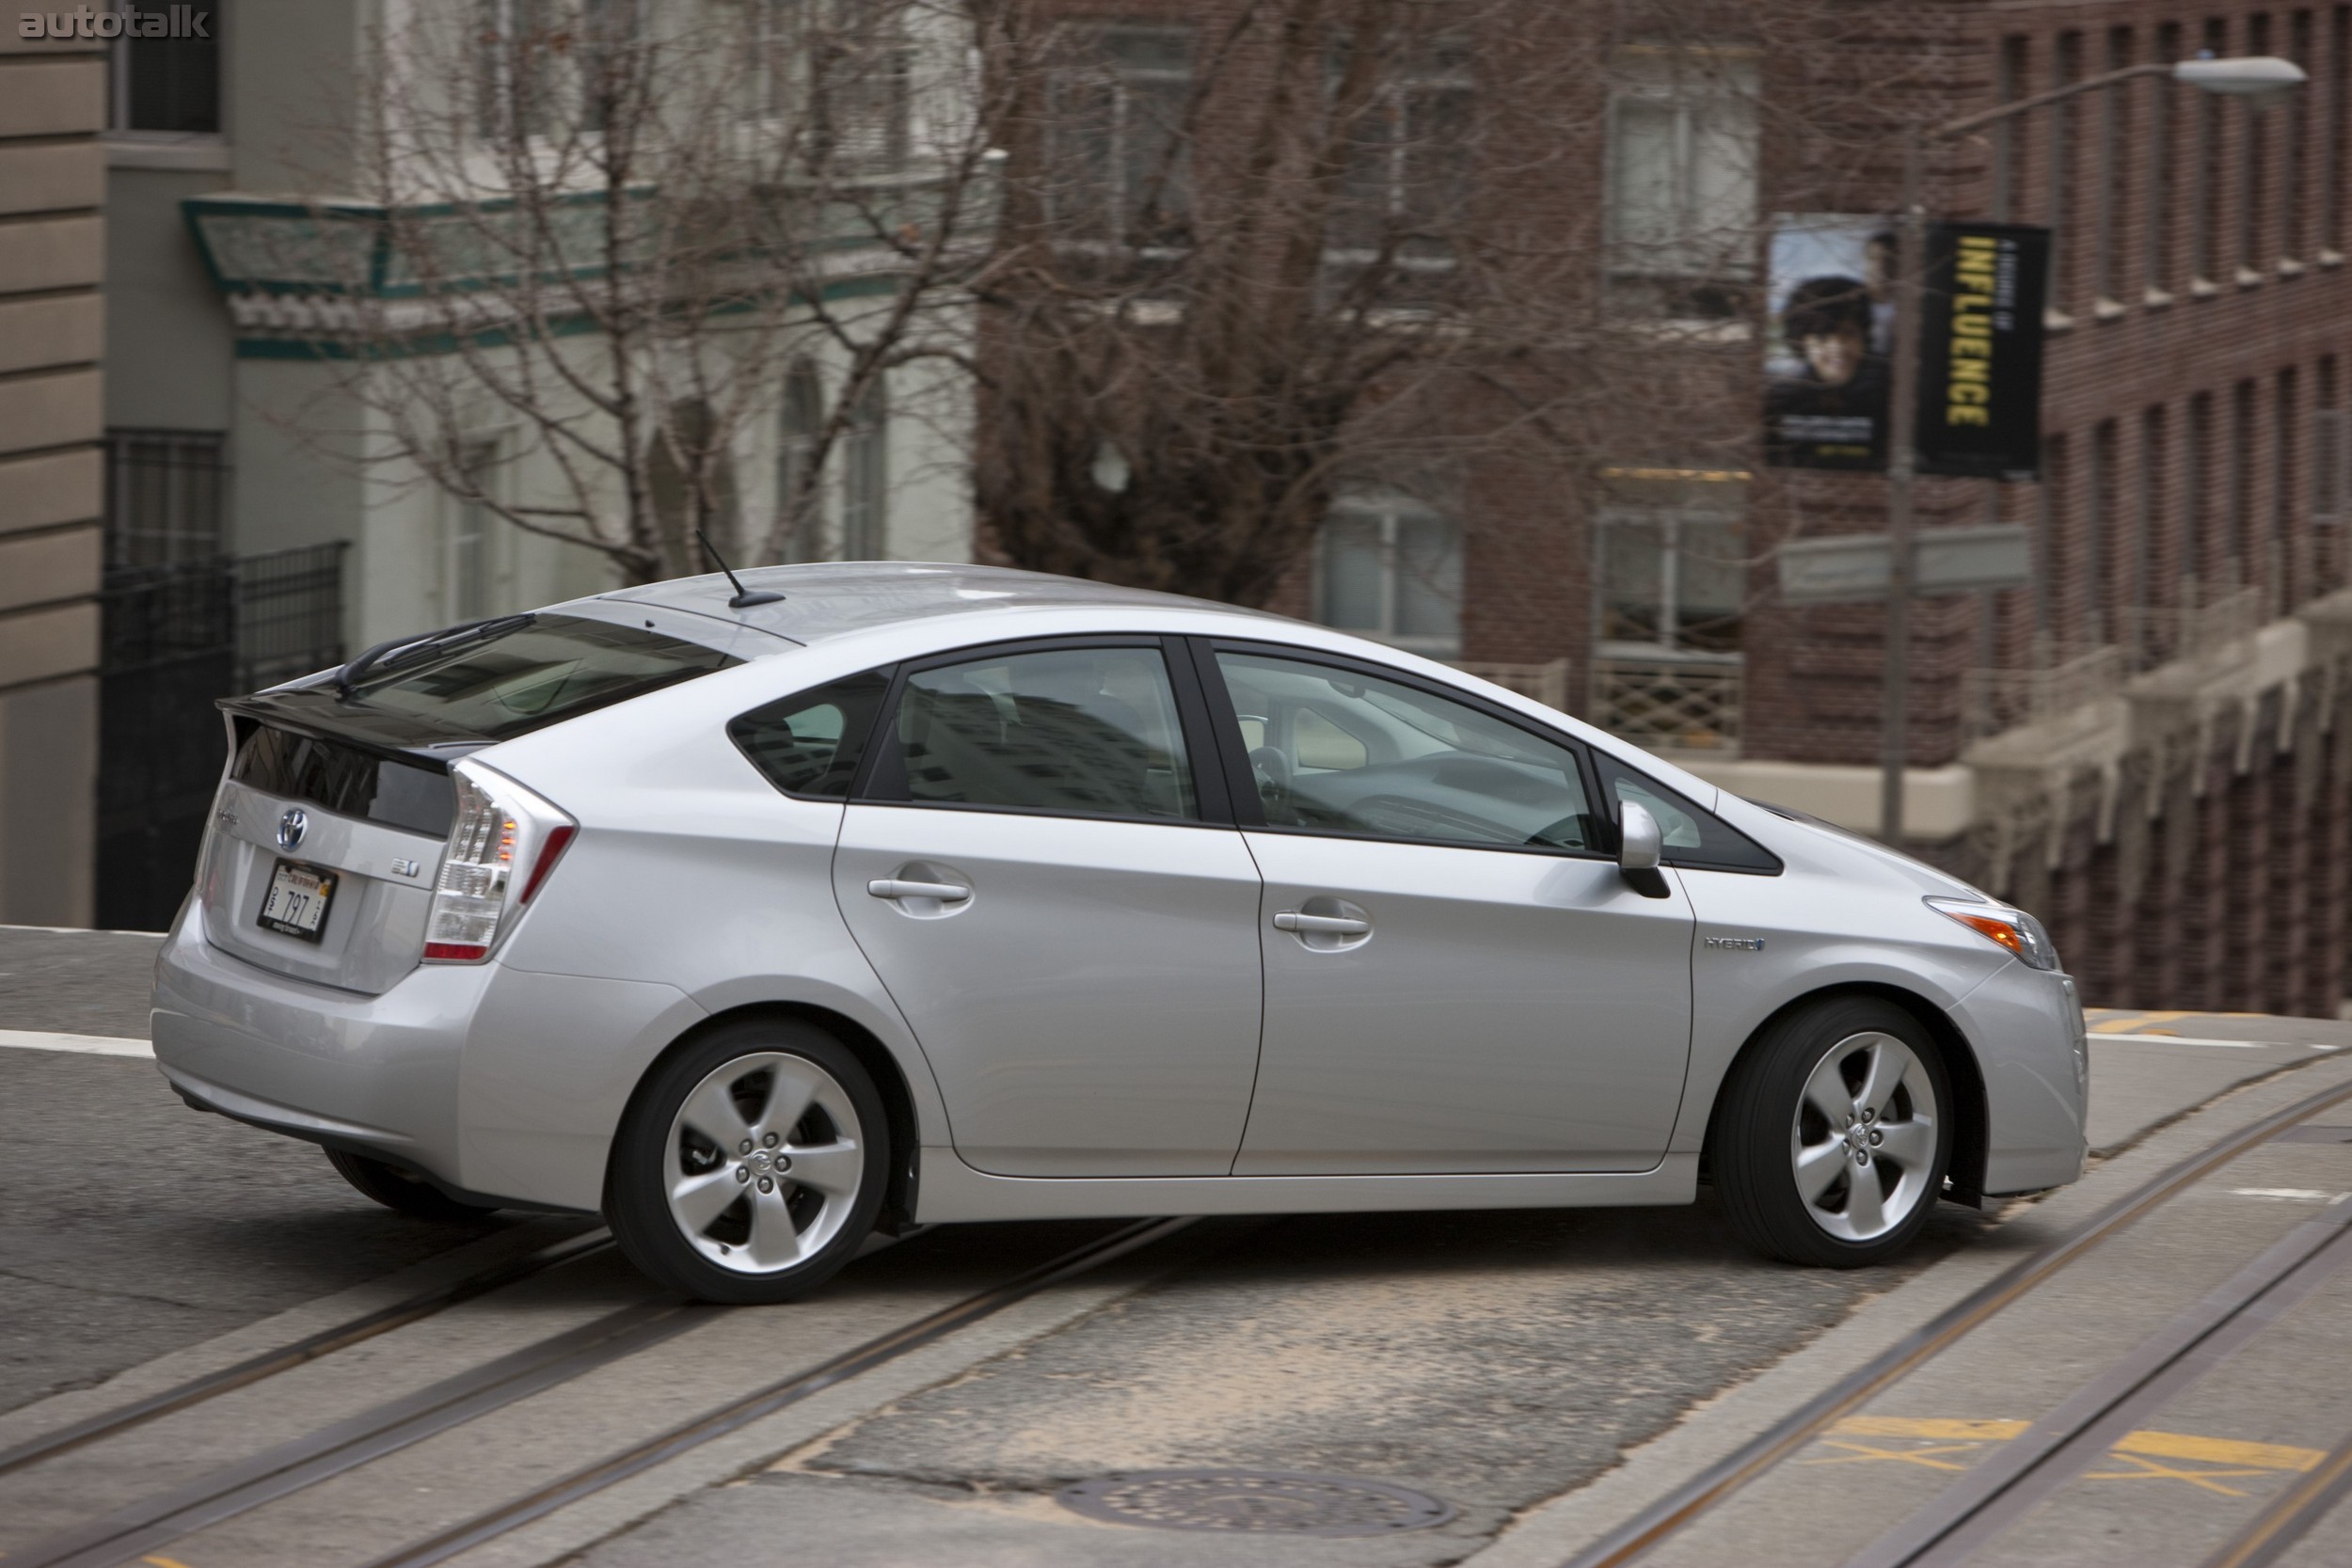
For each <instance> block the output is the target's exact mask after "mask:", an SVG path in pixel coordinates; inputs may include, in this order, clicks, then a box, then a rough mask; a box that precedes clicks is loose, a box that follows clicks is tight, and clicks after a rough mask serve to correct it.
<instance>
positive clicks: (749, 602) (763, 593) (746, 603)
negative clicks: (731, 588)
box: [694, 529, 784, 610]
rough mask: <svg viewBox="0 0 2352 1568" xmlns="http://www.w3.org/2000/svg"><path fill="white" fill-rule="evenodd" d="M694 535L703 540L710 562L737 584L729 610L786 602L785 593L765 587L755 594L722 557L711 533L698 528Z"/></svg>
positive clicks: (728, 604) (729, 603)
mask: <svg viewBox="0 0 2352 1568" xmlns="http://www.w3.org/2000/svg"><path fill="white" fill-rule="evenodd" d="M694 537H695V538H697V539H699V540H701V541H702V542H703V553H704V554H705V555H707V556H708V557H710V563H711V564H712V565H714V566H716V567H718V568H719V570H721V571H723V572H724V573H725V574H726V575H727V580H728V581H729V582H731V583H733V584H735V597H733V598H731V599H729V600H728V601H727V608H728V609H729V610H749V609H751V608H752V606H754V605H755V604H782V603H783V602H784V595H783V594H773V593H770V592H769V591H768V590H767V589H765V588H763V589H761V590H760V591H759V592H758V593H756V594H755V593H753V592H752V591H751V590H750V589H748V588H746V587H744V586H743V579H742V578H739V577H737V576H736V575H735V568H734V567H732V566H730V565H728V564H727V563H726V562H724V561H723V560H721V559H720V556H719V548H718V546H715V545H713V544H712V543H711V542H710V535H708V534H707V533H705V532H704V531H702V530H700V529H696V530H695V531H694Z"/></svg>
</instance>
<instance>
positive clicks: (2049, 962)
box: [1926, 898, 2058, 969]
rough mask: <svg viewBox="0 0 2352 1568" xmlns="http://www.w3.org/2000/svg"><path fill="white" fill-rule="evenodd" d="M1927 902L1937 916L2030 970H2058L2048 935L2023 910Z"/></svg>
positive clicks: (1962, 902)
mask: <svg viewBox="0 0 2352 1568" xmlns="http://www.w3.org/2000/svg"><path fill="white" fill-rule="evenodd" d="M1926 903H1927V906H1928V908H1930V909H1931V910H1933V911H1935V912H1936V913H1938V914H1940V915H1943V916H1945V917H1946V918H1947V919H1951V920H1957V921H1959V922H1960V923H1961V924H1962V925H1963V926H1965V927H1968V928H1969V929H1970V930H1972V931H1974V932H1976V933H1977V935H1979V936H1980V937H1982V938H1984V940H1985V941H1987V942H1991V943H1992V944H1993V945H1994V946H1995V947H1998V948H2001V949H2003V950H2004V951H2006V952H2007V953H2008V954H2009V955H2010V957H2011V958H2015V959H2016V960H2017V961H2018V962H2020V963H2022V964H2025V965H2026V966H2027V967H2029V968H2032V969H2056V968H2058V947H2057V944H2056V943H2054V942H2051V941H2050V933H2049V932H2047V931H2045V930H2043V929H2042V922H2040V921H2039V920H2036V919H2035V918H2034V917H2033V916H2031V915H2029V914H2027V913H2026V911H2023V910H2011V909H2004V908H2002V907H2001V906H1999V905H1997V904H1979V903H1975V902H1973V901H1971V900H1969V899H1966V898H1930V899H1927V900H1926Z"/></svg>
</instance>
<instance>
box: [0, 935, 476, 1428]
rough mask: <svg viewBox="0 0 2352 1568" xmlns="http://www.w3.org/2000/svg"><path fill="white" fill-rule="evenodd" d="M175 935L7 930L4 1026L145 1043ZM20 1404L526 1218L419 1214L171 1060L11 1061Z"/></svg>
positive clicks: (11, 1256) (14, 1326)
mask: <svg viewBox="0 0 2352 1568" xmlns="http://www.w3.org/2000/svg"><path fill="white" fill-rule="evenodd" d="M161 941H162V939H161V938H158V937H152V936H144V935H133V934H129V933H118V932H97V933H88V932H78V933H56V932H47V931H33V930H25V929H23V928H21V927H18V928H0V1029H8V1030H53V1031H56V1032H58V1033H64V1034H84V1035H103V1036H116V1037H131V1038H145V1037H146V1035H147V993H148V986H149V983H150V976H151V972H152V970H153V967H154V961H155V950H156V948H157V947H158V946H159V945H161ZM0 1193H6V1194H7V1195H8V1196H7V1201H6V1203H5V1204H0V1411H7V1410H12V1409H15V1408H16V1407H18V1406H19V1405H23V1404H25V1403H29V1402H32V1401H34V1400H38V1399H40V1398H43V1397H45V1396H47V1395H50V1394H55V1393H61V1392H63V1391H65V1390H67V1389H70V1388H80V1387H87V1386H89V1385H91V1384H93V1383H97V1382H101V1381H103V1379H105V1378H107V1377H109V1376H111V1375H113V1374H114V1373H116V1372H119V1371H120V1370H123V1369H124V1368H127V1367H133V1366H136V1365H137V1364H139V1363H140V1362H142V1361H146V1360H148V1359H150V1358H151V1357H153V1356H157V1355H161V1354H165V1353H166V1352H168V1351H173V1350H177V1349H179V1348H181V1347H182V1346H183V1345H190V1344H194V1343H196V1342H197V1341H199V1340H201V1339H207V1338H212V1337H213V1336H215V1335H216V1334H224V1333H227V1332H228V1331H229V1330H230V1329H232V1328H236V1327H239V1326H241V1325H242V1324H245V1323H250V1322H252V1321H253V1320H254V1319H256V1318H262V1317H266V1316H268V1315H269V1314H271V1313H273V1312H278V1311H282V1310H284V1309H285V1308H287V1307H293V1306H295V1305H296V1304H298V1303H301V1302H305V1301H309V1300H310V1299H312V1298H313V1297H317V1296H322V1295H326V1294H328V1293H329V1292H331V1291H339V1290H342V1289H343V1288H344V1287H346V1286H350V1285H356V1284H358V1283H359V1282H360V1281H362V1280H366V1279H373V1278H374V1277H376V1276H377V1275H384V1274H389V1273H390V1272H391V1271H392V1270H394V1269H397V1268H401V1267H404V1266H405V1265H406V1264H409V1263H413V1262H416V1261H417V1260H419V1259H423V1258H427V1257H430V1256H432V1255H433V1254H435V1253H437V1252H441V1251H445V1250H447V1249H448V1248H450V1247H452V1246H455V1245H458V1244H460V1243H464V1242H467V1241H470V1240H472V1239H474V1238H475V1237H477V1236H480V1235H483V1234H485V1233H486V1232H488V1231H490V1230H493V1229H497V1228H500V1227H502V1226H504V1225H505V1224H507V1223H509V1222H507V1221H505V1220H502V1219H497V1220H490V1221H487V1222H483V1223H480V1224H469V1225H427V1224H424V1223H421V1222H420V1221H415V1220H406V1219H403V1218H401V1217H400V1216H398V1215H396V1214H393V1213H391V1212H389V1211H387V1210H385V1209H383V1208H381V1207H379V1206H378V1205H376V1204H374V1203H373V1202H371V1201H370V1200H368V1199H367V1198H364V1197H361V1196H359V1195H358V1193H356V1192H354V1191H352V1190H351V1189H350V1188H349V1187H348V1186H346V1185H344V1183H343V1180H342V1178H341V1177H339V1176H337V1175H336V1174H335V1173H334V1171H333V1170H332V1169H330V1168H329V1167H328V1165H327V1164H326V1156H324V1155H323V1154H321V1153H320V1152H319V1151H318V1150H317V1149H315V1148H311V1147H310V1145H308V1144H300V1143H295V1142H294V1141H292V1140H291V1139H287V1138H280V1137H275V1136H272V1135H271V1134H269V1133H267V1132H261V1131H259V1130H257V1129H255V1128H250V1127H246V1126H243V1125H241V1124H239V1123H236V1122H232V1121H230V1120H227V1119H226V1118H224V1117H215V1116H205V1115H202V1114H200V1113H199V1112H196V1111H192V1110H190V1109H188V1108H187V1106H185V1105H183V1103H181V1101H180V1097H179V1096H177V1095H175V1094H173V1093H172V1092H171V1090H170V1088H169V1087H167V1085H165V1083H164V1079H163V1075H162V1074H161V1073H158V1072H157V1071H156V1070H155V1067H154V1064H153V1063H151V1062H146V1061H138V1060H135V1059H127V1058H123V1057H119V1056H83V1055H71V1054H65V1053H57V1052H50V1051H13V1050H0Z"/></svg>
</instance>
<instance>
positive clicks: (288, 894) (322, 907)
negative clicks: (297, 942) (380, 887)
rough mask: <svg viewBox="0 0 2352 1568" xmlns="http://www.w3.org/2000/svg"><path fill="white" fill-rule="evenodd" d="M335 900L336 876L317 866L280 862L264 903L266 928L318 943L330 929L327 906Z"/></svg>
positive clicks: (272, 873) (263, 922)
mask: <svg viewBox="0 0 2352 1568" xmlns="http://www.w3.org/2000/svg"><path fill="white" fill-rule="evenodd" d="M334 896H335V874H334V873H333V872H332V871H322V870H320V869H319V868H318V867H317V866H315V865H296V864H294V863H293V862H292V861H279V862H278V869H277V870H275V871H273V872H271V873H270V876H269V896H268V897H267V898H264V899H262V922H261V923H262V926H263V927H265V928H267V929H269V930H272V931H277V932H278V933H280V934H281V935H284V936H290V937H300V938H301V939H302V940H303V941H304V942H316V941H318V940H319V933H320V932H321V931H322V930H324V929H325V928H326V903H327V900H328V899H330V898H332V897H334Z"/></svg>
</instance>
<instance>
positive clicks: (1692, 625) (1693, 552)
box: [1587, 486, 1748, 752]
mask: <svg viewBox="0 0 2352 1568" xmlns="http://www.w3.org/2000/svg"><path fill="white" fill-rule="evenodd" d="M1708 488H1715V486H1708ZM1741 536H1742V535H1741V528H1740V520H1739V517H1738V515H1736V514H1735V513H1732V512H1730V511H1727V510H1725V507H1724V499H1718V498H1713V497H1708V498H1704V499H1688V498H1675V497H1671V496H1668V497H1661V499H1659V500H1658V501H1656V502H1653V503H1651V504H1620V505H1615V506H1612V507H1609V508H1607V509H1605V510H1604V511H1603V512H1602V514H1601V516H1600V528H1599V530H1598V531H1597V541H1598V556H1599V559H1598V561H1597V562H1596V563H1595V564H1596V567H1597V570H1596V572H1595V574H1594V576H1595V599H1596V601H1597V602H1596V604H1595V616H1594V636H1593V660H1592V669H1591V689H1590V691H1589V694H1588V698H1587V710H1588V712H1589V714H1590V716H1591V718H1592V720H1593V721H1594V722H1595V723H1597V724H1599V725H1600V726H1601V727H1602V728H1604V729H1606V730H1609V731H1610V732H1611V733H1613V734H1614V735H1619V736H1624V737H1625V738H1626V739H1628V740H1631V741H1633V742H1634V743H1635V744H1637V745H1643V746H1655V747H1670V748H1675V749H1677V750H1683V751H1706V752H1726V751H1729V750H1730V749H1732V748H1735V747H1737V746H1738V744H1739V740H1740V718H1741V712H1742V705H1743V701H1744V699H1743V695H1742V684H1743V683H1742V678H1741V677H1742V667H1741V657H1740V620H1741V613H1742V610H1743V609H1744V606H1745V603H1746V598H1747V574H1748V567H1747V562H1746V560H1745V559H1744V557H1743V556H1742V554H1741Z"/></svg>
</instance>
